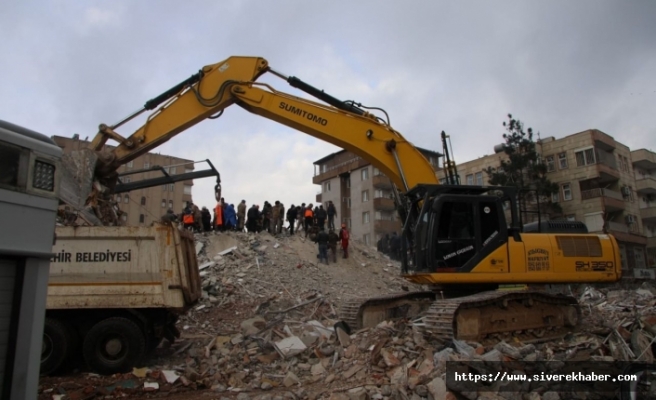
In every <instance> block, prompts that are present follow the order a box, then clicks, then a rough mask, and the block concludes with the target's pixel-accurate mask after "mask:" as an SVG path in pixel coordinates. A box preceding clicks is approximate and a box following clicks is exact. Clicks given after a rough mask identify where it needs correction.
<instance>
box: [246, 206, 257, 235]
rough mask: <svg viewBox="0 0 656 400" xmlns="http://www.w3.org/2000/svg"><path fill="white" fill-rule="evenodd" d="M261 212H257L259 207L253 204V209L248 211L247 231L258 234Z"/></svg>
mask: <svg viewBox="0 0 656 400" xmlns="http://www.w3.org/2000/svg"><path fill="white" fill-rule="evenodd" d="M259 214H260V213H259V211H258V210H257V205H255V204H253V205H252V206H251V208H249V209H248V220H246V229H247V230H248V231H249V232H257V220H258V219H259V218H260V215H259Z"/></svg>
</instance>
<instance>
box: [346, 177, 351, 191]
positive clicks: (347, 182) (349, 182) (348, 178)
mask: <svg viewBox="0 0 656 400" xmlns="http://www.w3.org/2000/svg"><path fill="white" fill-rule="evenodd" d="M350 187H351V177H350V176H349V177H347V178H346V188H347V189H349V188H350Z"/></svg>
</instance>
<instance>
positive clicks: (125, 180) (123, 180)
mask: <svg viewBox="0 0 656 400" xmlns="http://www.w3.org/2000/svg"><path fill="white" fill-rule="evenodd" d="M121 182H123V183H130V182H132V178H131V177H129V176H124V177H123V178H121Z"/></svg>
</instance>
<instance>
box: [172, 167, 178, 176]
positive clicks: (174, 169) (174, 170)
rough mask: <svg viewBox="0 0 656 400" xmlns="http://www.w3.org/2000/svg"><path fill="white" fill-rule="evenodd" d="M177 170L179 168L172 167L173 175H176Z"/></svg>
mask: <svg viewBox="0 0 656 400" xmlns="http://www.w3.org/2000/svg"><path fill="white" fill-rule="evenodd" d="M176 172H177V168H176V167H171V175H175V173H176Z"/></svg>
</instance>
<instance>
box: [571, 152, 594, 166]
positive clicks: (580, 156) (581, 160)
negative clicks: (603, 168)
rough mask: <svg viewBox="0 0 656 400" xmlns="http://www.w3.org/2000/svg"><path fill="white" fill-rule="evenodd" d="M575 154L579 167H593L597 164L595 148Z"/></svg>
mask: <svg viewBox="0 0 656 400" xmlns="http://www.w3.org/2000/svg"><path fill="white" fill-rule="evenodd" d="M575 154H576V166H577V167H582V166H584V165H591V164H594V163H595V154H594V148H590V149H586V150H581V151H577V152H576V153H575Z"/></svg>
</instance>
